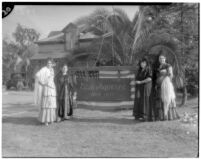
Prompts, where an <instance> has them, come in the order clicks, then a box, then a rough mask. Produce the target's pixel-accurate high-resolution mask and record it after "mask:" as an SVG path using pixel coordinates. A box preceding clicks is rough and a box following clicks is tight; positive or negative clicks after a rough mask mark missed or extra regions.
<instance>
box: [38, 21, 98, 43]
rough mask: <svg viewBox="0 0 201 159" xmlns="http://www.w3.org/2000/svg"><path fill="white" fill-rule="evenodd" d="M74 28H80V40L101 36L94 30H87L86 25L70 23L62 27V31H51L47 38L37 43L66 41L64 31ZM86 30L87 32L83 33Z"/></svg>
mask: <svg viewBox="0 0 201 159" xmlns="http://www.w3.org/2000/svg"><path fill="white" fill-rule="evenodd" d="M72 28H78V29H79V32H80V37H79V40H84V39H95V38H99V37H100V36H98V35H96V34H94V33H92V32H90V31H89V32H86V31H87V27H86V26H85V25H79V26H76V25H75V24H73V23H69V24H68V25H67V26H66V27H64V28H63V29H62V31H51V32H50V33H49V35H48V37H47V38H44V39H41V40H38V41H37V42H36V43H38V44H43V43H57V42H61V43H63V42H65V38H64V32H66V31H70V30H71V29H72ZM83 32H86V33H83Z"/></svg>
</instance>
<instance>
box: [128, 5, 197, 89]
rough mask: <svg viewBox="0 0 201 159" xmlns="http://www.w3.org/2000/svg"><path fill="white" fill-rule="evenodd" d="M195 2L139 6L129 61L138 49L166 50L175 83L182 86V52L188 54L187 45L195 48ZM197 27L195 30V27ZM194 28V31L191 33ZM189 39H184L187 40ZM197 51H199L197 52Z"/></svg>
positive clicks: (135, 57) (150, 51)
mask: <svg viewBox="0 0 201 159" xmlns="http://www.w3.org/2000/svg"><path fill="white" fill-rule="evenodd" d="M197 7H198V5H197V4H182V3H180V4H179V3H178V4H177V3H174V4H171V5H153V6H142V7H140V10H139V14H138V18H137V20H136V24H135V25H134V29H133V30H134V32H135V38H134V42H133V47H132V49H133V52H132V56H131V60H136V59H137V57H138V56H139V55H141V52H145V54H150V53H152V52H153V50H154V52H155V54H158V53H159V52H160V51H161V50H163V51H165V52H167V53H168V54H167V55H168V58H169V59H171V60H170V61H171V62H172V64H173V66H174V71H175V73H174V74H175V75H176V76H175V84H176V86H177V87H178V88H181V87H183V86H184V84H185V65H184V64H186V62H185V61H186V59H188V58H189V56H186V54H185V52H188V53H190V51H189V49H190V47H189V44H190V43H191V47H192V45H194V47H193V48H194V49H195V48H198V46H197V42H196V41H194V42H192V38H190V37H192V35H193V37H194V38H193V39H194V40H196V37H197V34H198V31H197V30H198V28H196V27H197V26H198V25H197V24H198V23H197V21H198V20H197V19H196V18H198V16H197V14H196V10H197ZM195 28H196V29H195ZM193 30H194V32H193ZM189 38H190V39H191V40H187V39H189ZM197 53H198V52H197ZM190 56H192V55H190Z"/></svg>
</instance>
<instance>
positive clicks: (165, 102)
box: [156, 77, 179, 120]
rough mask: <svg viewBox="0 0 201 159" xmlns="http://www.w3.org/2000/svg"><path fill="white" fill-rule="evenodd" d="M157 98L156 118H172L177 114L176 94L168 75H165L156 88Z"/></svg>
mask: <svg viewBox="0 0 201 159" xmlns="http://www.w3.org/2000/svg"><path fill="white" fill-rule="evenodd" d="M157 93H158V99H157V101H156V119H157V120H174V119H178V118H179V115H178V113H177V110H176V101H175V98H176V95H175V92H174V87H173V84H172V82H171V80H170V78H169V77H165V78H164V80H163V82H162V84H161V86H160V87H158V89H157Z"/></svg>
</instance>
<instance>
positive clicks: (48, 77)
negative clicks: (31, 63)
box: [35, 58, 57, 125]
mask: <svg viewBox="0 0 201 159" xmlns="http://www.w3.org/2000/svg"><path fill="white" fill-rule="evenodd" d="M35 104H36V105H37V106H38V107H39V116H38V120H39V121H40V122H41V123H44V124H45V125H48V123H53V122H54V121H56V108H57V105H56V87H55V83H54V70H53V60H52V59H50V58H48V60H47V66H45V67H43V68H41V69H40V70H39V71H38V72H37V73H36V76H35Z"/></svg>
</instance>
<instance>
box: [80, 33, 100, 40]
mask: <svg viewBox="0 0 201 159" xmlns="http://www.w3.org/2000/svg"><path fill="white" fill-rule="evenodd" d="M99 37H100V36H98V35H95V34H93V33H92V32H87V33H85V34H80V38H79V40H85V39H96V38H99Z"/></svg>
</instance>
